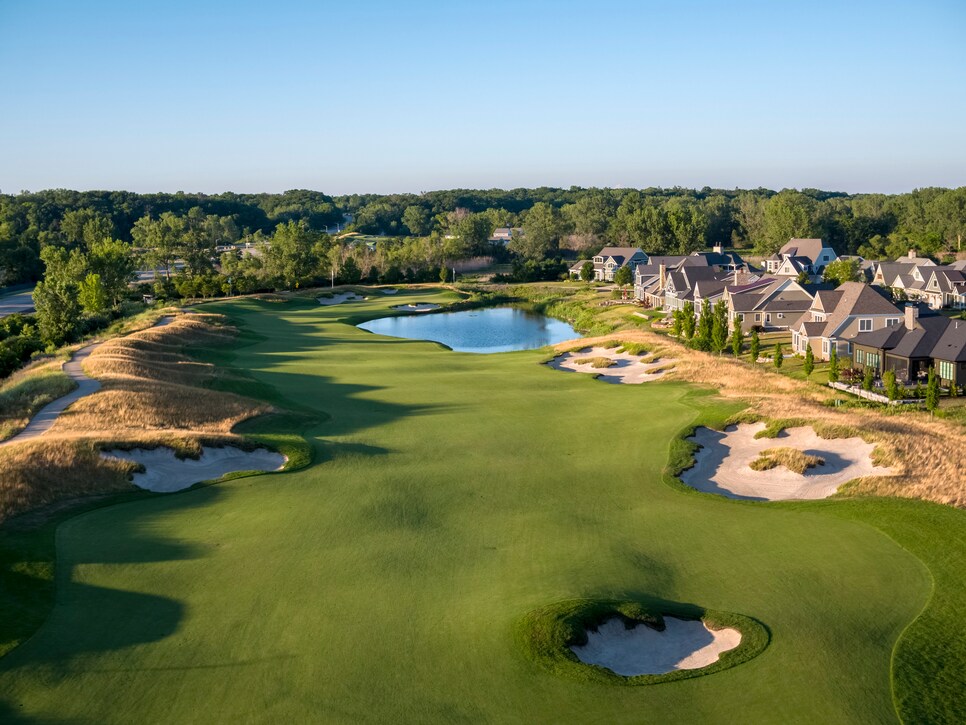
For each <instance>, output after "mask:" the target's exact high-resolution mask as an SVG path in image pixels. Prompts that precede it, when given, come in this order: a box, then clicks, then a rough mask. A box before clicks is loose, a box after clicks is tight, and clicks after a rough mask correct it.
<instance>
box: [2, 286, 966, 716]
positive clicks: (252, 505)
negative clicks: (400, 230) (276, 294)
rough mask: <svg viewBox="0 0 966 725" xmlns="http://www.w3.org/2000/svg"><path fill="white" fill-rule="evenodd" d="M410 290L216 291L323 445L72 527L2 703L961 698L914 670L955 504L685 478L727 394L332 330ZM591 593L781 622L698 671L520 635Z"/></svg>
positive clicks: (400, 712) (949, 559) (523, 709)
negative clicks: (753, 488)
mask: <svg viewBox="0 0 966 725" xmlns="http://www.w3.org/2000/svg"><path fill="white" fill-rule="evenodd" d="M416 294H418V296H419V299H420V300H427V301H446V300H449V299H453V296H452V294H451V293H437V294H435V295H434V294H432V293H429V292H428V291H427V290H419V291H418V293H416ZM403 297H404V293H400V294H399V295H396V296H393V297H386V298H384V299H373V300H368V301H366V302H361V303H348V304H344V305H339V306H334V307H318V306H316V305H314V304H312V303H311V302H309V301H303V300H296V301H291V302H288V303H283V304H279V303H270V302H258V301H255V300H242V301H236V302H231V303H220V304H216V305H208V306H207V309H210V310H211V311H215V312H221V313H224V314H226V315H228V316H229V317H230V318H231V319H232V320H233V321H234V322H235V323H236V324H237V325H239V326H240V327H241V328H242V330H243V336H242V339H243V340H244V341H245V342H246V343H247V344H246V345H244V346H239V347H238V348H237V349H236V350H235V351H234V355H233V357H232V358H231V359H230V360H226V358H224V356H223V353H222V358H221V359H220V362H230V363H231V364H232V365H235V366H236V367H238V368H240V369H243V370H246V371H248V373H249V374H250V375H251V377H252V381H251V383H250V384H247V385H242V390H244V391H246V392H248V393H249V394H252V395H256V396H260V397H265V398H267V399H269V401H270V402H272V403H274V404H276V405H278V406H280V407H287V408H291V409H294V410H296V411H298V412H302V413H310V414H314V416H315V419H316V421H317V422H315V423H313V424H312V427H310V428H309V429H308V430H307V431H306V436H307V437H308V438H309V440H310V442H311V444H312V446H313V448H314V462H313V464H312V465H311V466H309V467H307V468H304V469H302V470H299V471H294V472H291V473H286V474H280V475H267V476H257V477H251V478H245V479H238V480H233V481H229V482H226V483H222V484H218V485H216V486H208V487H202V488H197V489H194V490H191V491H188V492H185V493H181V494H175V495H170V496H158V497H150V498H139V499H138V500H134V501H129V502H126V503H121V504H118V505H114V506H110V507H105V508H100V509H96V510H93V511H89V512H87V513H84V514H81V515H79V516H76V517H73V518H70V519H68V520H67V521H66V522H65V523H63V524H61V525H60V527H59V528H58V529H57V546H58V554H59V558H58V566H57V591H58V594H57V602H56V606H55V608H54V610H53V613H52V615H51V616H50V618H49V619H48V620H47V622H46V623H45V624H44V625H43V626H42V627H41V628H40V630H39V631H38V632H37V634H36V635H35V636H34V637H33V638H32V639H30V640H29V641H27V642H26V643H25V644H23V645H22V646H20V647H18V648H17V649H15V650H13V651H12V652H11V653H10V654H8V655H7V656H6V657H4V658H3V659H0V693H2V694H0V698H2V701H3V704H2V705H0V721H11V722H41V721H43V722H46V721H70V722H74V721H77V722H97V723H112V722H117V723H128V722H159V721H165V722H214V721H218V722H238V721H242V722H251V721H255V722H305V721H315V722H359V721H370V722H420V723H425V722H474V723H475V722H499V723H504V722H548V723H549V722H564V721H571V722H601V723H616V722H635V723H636V722H661V723H670V722H681V723H693V722H734V723H754V722H760V723H771V722H790V723H794V722H802V723H814V722H835V723H842V722H856V723H860V722H861V723H869V722H895V721H896V719H897V718H896V714H895V707H894V696H893V685H894V684H895V689H896V695H895V699H896V700H898V701H900V702H901V704H902V707H903V709H904V712H905V713H907V715H908V714H909V713H911V714H912V716H914V717H913V718H912V719H914V720H916V721H924V720H925V719H927V716H932V715H936V716H937V721H941V720H938V716H939V715H943V714H945V715H949V714H953V715H955V714H957V712H958V713H961V711H957V710H956V709H955V708H956V707H957V706H961V704H962V703H961V700H957V697H956V693H950V688H954V687H956V686H957V683H961V677H960V679H958V680H957V679H956V678H957V676H958V675H957V674H956V673H955V672H945V671H939V672H938V673H937V674H935V676H932V677H929V678H928V679H927V680H926V681H923V678H922V677H919V678H918V679H917V677H916V672H918V671H920V670H922V669H923V668H922V667H921V666H920V665H921V663H922V662H929V663H936V661H937V657H938V659H939V660H940V661H941V660H942V658H943V656H945V653H946V650H945V649H944V648H943V647H944V646H945V645H943V646H940V647H939V649H938V650H937V645H935V644H934V635H936V634H937V633H938V632H942V633H944V635H946V636H948V637H950V638H961V637H962V635H961V633H960V631H959V630H958V629H956V630H955V631H952V630H951V629H950V628H951V627H953V626H955V625H956V624H957V623H958V621H960V620H961V614H962V611H963V610H962V596H963V593H962V590H961V588H962V584H961V583H960V582H959V581H958V577H957V575H956V574H955V572H956V571H957V566H956V562H962V561H963V558H962V551H963V549H964V547H966V536H964V535H963V532H964V531H966V527H964V517H963V515H962V512H959V511H954V510H952V509H945V508H942V507H939V506H935V505H928V504H919V503H916V502H911V501H906V502H900V501H891V500H890V501H887V502H883V501H874V500H863V501H856V502H819V503H817V504H808V505H802V504H792V505H771V504H753V503H744V502H735V501H729V500H725V499H721V498H718V497H714V496H708V495H703V494H694V493H691V494H689V493H687V492H684V491H682V489H681V487H680V486H673V485H668V483H667V481H666V480H665V479H664V469H665V466H666V465H667V464H668V461H669V450H670V449H671V447H672V444H673V445H674V447H675V450H676V451H678V452H679V451H680V445H679V443H675V441H676V438H677V436H678V435H679V434H680V433H681V431H682V429H684V428H686V427H687V426H690V425H693V424H694V423H695V422H696V421H699V420H712V419H718V420H720V419H722V418H723V417H724V416H727V415H729V414H731V413H733V412H735V408H734V406H733V404H730V405H725V404H723V403H721V402H718V401H716V399H714V398H712V397H710V396H709V395H708V394H706V393H701V392H700V391H697V390H695V389H694V388H692V387H690V386H688V385H686V384H684V383H673V382H661V383H651V384H647V385H641V386H617V385H606V384H603V383H600V382H597V381H594V380H592V379H590V378H589V377H588V376H580V375H569V374H565V373H558V372H555V371H553V370H550V369H549V368H547V367H545V366H541V365H539V364H538V361H539V360H541V359H544V357H545V354H544V353H542V352H540V351H529V352H522V353H508V354H503V355H493V356H479V355H471V354H460V353H454V352H451V351H448V350H445V349H443V348H441V347H440V346H438V345H435V344H432V343H423V342H414V341H398V340H391V339H388V338H381V337H377V336H374V335H370V334H369V333H366V332H363V331H361V330H358V329H356V328H354V327H351V326H348V325H345V324H343V323H342V322H341V319H342V318H345V317H346V316H353V317H354V318H358V317H361V316H363V315H369V314H372V312H371V311H372V310H374V309H388V307H389V306H390V305H393V304H399V303H400V299H401V298H403ZM262 432H263V433H264V431H262ZM907 512H909V514H908V515H909V517H908V518H907V517H906V514H907ZM936 512H941V513H936ZM916 517H918V518H916ZM870 524H871V525H870ZM880 529H884V530H886V533H883V531H882V530H880ZM950 532H952V539H951V540H950V542H948V546H949V547H951V549H948V548H946V549H944V547H942V546H940V534H943V535H946V534H949V533H950ZM887 533H888V535H887ZM41 535H42V532H41V533H38V536H41ZM47 535H49V532H48V533H47ZM890 537H891V538H890ZM897 540H899V541H900V542H901V543H902V545H901V546H900V545H899V544H898V543H896V542H897ZM951 551H952V552H953V553H950V552H951ZM38 556H41V555H40V554H38ZM955 557H959V558H955ZM924 562H925V563H924ZM934 562H940V563H939V564H935V565H934ZM28 563H29V562H27V563H22V562H10V563H9V565H11V566H19V565H23V566H25V575H27V574H28V573H29V572H27V571H26V570H27V569H29V566H27V564H28ZM944 567H945V568H944ZM934 582H935V584H936V592H939V593H940V594H941V596H940V594H937V593H936V592H934V591H933V585H934ZM580 597H591V598H594V597H601V598H615V599H626V598H629V599H638V600H642V601H647V602H651V603H654V602H660V601H661V600H666V601H670V602H674V603H680V604H696V605H699V606H702V607H708V608H712V609H715V610H720V611H725V612H735V613H738V614H742V615H745V616H748V617H752V618H754V619H756V620H758V621H760V622H761V623H763V624H764V625H765V626H766V627H767V628H768V630H769V632H770V635H771V643H770V645H769V646H768V648H767V649H766V650H765V651H764V652H763V653H762V654H761V655H759V656H758V657H756V658H755V659H753V660H751V661H749V662H746V663H744V664H741V665H739V666H737V667H734V668H731V669H728V670H724V671H721V672H717V673H715V674H712V675H709V676H706V677H698V678H694V679H689V680H684V681H680V682H671V683H665V684H658V685H650V686H641V687H622V686H616V685H612V684H605V683H600V682H580V681H575V680H573V679H569V678H563V677H558V676H555V675H554V674H552V673H550V672H548V671H546V670H544V669H542V668H541V667H539V666H538V665H536V664H535V663H533V662H532V661H530V660H529V659H527V657H526V656H525V655H524V653H523V652H522V651H521V648H520V646H519V642H518V641H517V639H516V638H515V632H516V630H517V628H518V625H519V623H520V621H521V620H522V619H523V618H524V617H526V615H527V614H528V613H529V612H531V611H532V610H534V609H536V608H538V607H542V606H545V605H548V604H552V603H554V602H558V601H560V600H564V599H572V598H580ZM927 606H928V609H926V614H927V615H929V616H924V617H922V618H920V619H916V617H917V615H918V614H919V613H920V612H921V611H922V610H923V608H924V607H927ZM910 623H912V624H911V626H910ZM907 628H908V630H907ZM904 631H906V632H907V633H906V636H905V637H904V638H903V640H902V641H901V643H900V647H898V648H895V644H896V642H897V640H899V637H900V635H901V634H902V633H903V632H904ZM948 646H949V647H951V648H952V650H953V651H954V652H958V656H959V657H960V661H961V660H962V657H963V652H962V650H963V648H962V645H961V643H960V642H959V640H958V639H952V641H951V643H949V644H948ZM894 649H895V657H894ZM956 662H957V661H956V660H954V661H953V664H954V665H955V664H956ZM940 669H941V668H940ZM893 670H895V676H894V677H893V676H892V672H893ZM960 671H961V670H960ZM943 678H945V679H943ZM929 687H932V688H934V690H935V688H937V687H938V688H942V689H941V690H940V691H938V695H937V694H931V693H930V692H929V691H928V690H927V689H926V688H929ZM926 700H928V702H927V701H926ZM950 703H951V704H950ZM957 703H958V705H957ZM937 713H938V715H937Z"/></svg>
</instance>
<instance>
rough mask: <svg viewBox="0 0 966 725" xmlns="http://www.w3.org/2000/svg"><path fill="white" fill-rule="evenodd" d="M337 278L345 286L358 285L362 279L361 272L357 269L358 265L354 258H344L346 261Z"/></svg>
mask: <svg viewBox="0 0 966 725" xmlns="http://www.w3.org/2000/svg"><path fill="white" fill-rule="evenodd" d="M339 277H340V278H341V279H342V281H343V282H345V283H346V284H359V280H361V279H362V270H361V269H359V265H358V264H357V263H356V260H355V259H354V258H352V257H346V260H345V261H344V262H343V263H342V268H341V269H340V270H339Z"/></svg>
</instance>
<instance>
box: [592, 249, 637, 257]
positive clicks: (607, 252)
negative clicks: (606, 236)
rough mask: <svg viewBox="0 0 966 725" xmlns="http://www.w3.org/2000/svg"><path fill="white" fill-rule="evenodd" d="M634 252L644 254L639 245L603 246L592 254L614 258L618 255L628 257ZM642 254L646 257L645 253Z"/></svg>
mask: <svg viewBox="0 0 966 725" xmlns="http://www.w3.org/2000/svg"><path fill="white" fill-rule="evenodd" d="M635 254H644V250H643V249H641V248H640V247H604V248H603V249H601V250H600V251H599V252H597V254H595V255H594V256H595V257H614V258H615V259H617V258H618V257H620V258H621V259H630V258H631V257H633V256H634V255H635ZM644 256H645V257H646V256H647V255H646V254H644Z"/></svg>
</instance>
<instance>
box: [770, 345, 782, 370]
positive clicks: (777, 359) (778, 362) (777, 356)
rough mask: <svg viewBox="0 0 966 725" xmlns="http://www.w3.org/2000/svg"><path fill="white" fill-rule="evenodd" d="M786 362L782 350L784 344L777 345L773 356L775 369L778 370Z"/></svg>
mask: <svg viewBox="0 0 966 725" xmlns="http://www.w3.org/2000/svg"><path fill="white" fill-rule="evenodd" d="M784 361H785V355H784V351H783V350H782V344H781V343H780V342H779V343H778V344H777V345H775V352H774V354H773V355H772V362H774V364H775V369H776V370H778V369H779V368H780V367H781V366H782V363H783V362H784Z"/></svg>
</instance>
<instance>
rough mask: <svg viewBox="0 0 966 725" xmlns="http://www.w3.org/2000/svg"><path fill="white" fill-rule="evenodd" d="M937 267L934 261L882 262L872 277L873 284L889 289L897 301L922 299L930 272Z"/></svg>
mask: <svg viewBox="0 0 966 725" xmlns="http://www.w3.org/2000/svg"><path fill="white" fill-rule="evenodd" d="M927 261H929V260H927ZM935 266H936V265H935V264H934V263H933V262H932V261H929V264H910V263H905V262H881V263H880V264H879V265H878V266H877V267H876V270H875V273H874V274H873V276H872V284H874V285H875V286H876V287H884V288H888V289H889V290H890V291H891V293H892V296H893V297H894V298H895V299H900V300H918V299H921V298H922V294H923V289H924V288H925V286H926V282H927V281H928V278H929V270H930V268H932V267H935Z"/></svg>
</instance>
